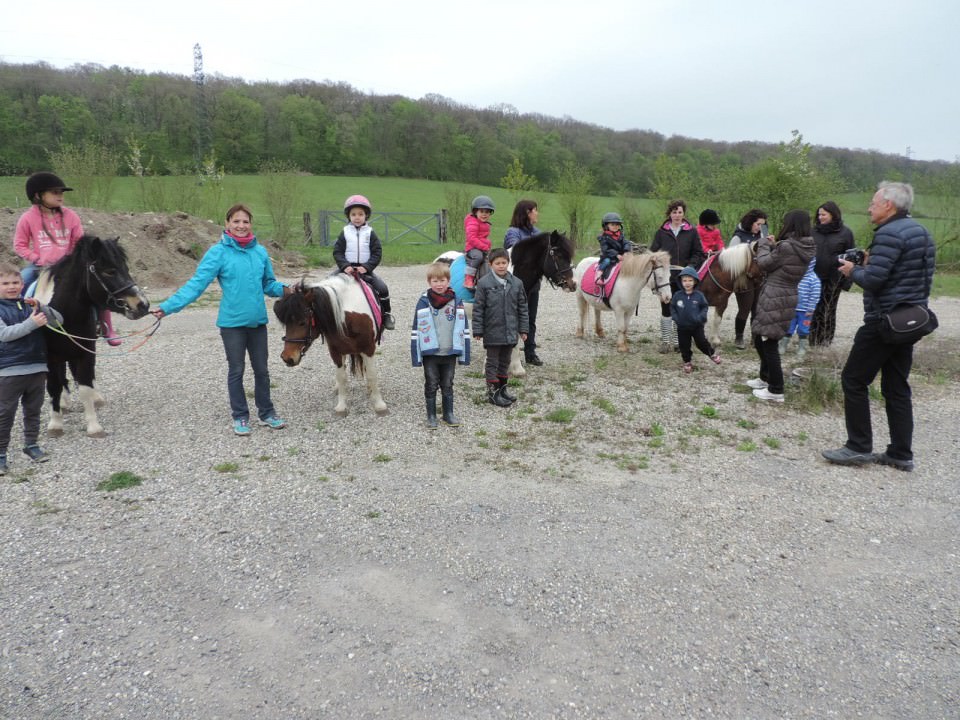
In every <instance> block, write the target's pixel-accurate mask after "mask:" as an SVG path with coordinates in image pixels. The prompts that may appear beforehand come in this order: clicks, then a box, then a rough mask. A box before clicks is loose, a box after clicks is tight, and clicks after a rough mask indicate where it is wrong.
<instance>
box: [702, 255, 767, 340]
mask: <svg viewBox="0 0 960 720" xmlns="http://www.w3.org/2000/svg"><path fill="white" fill-rule="evenodd" d="M756 247H757V244H756V243H755V242H751V243H740V244H739V245H734V246H733V247H728V248H726V249H725V250H722V251H721V252H720V254H719V255H717V256H716V259H715V260H714V261H713V262H712V263H711V264H710V265H708V268H707V272H706V274H705V275H704V276H703V279H702V280H701V281H700V285H699V286H697V289H698V290H699V291H700V292H702V293H703V294H704V296H705V297H706V298H707V303H709V305H710V306H711V307H712V308H713V312H712V313H710V318H709V319H708V320H707V339H709V340H710V343H711V344H712V345H713V346H714V347H720V322H721V321H722V320H723V313H724V312H725V311H726V309H727V303H728V302H729V301H730V296H731V295H732V294H733V293H735V292H741V291H743V290H750V289H753V288H756V287H757V286H759V285H760V282H761V281H762V280H763V271H762V270H761V269H760V266H759V265H757V250H756Z"/></svg>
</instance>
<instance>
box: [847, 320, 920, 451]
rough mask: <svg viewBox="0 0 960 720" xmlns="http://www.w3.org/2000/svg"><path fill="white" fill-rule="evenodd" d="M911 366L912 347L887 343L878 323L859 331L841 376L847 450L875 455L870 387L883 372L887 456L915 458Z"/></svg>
mask: <svg viewBox="0 0 960 720" xmlns="http://www.w3.org/2000/svg"><path fill="white" fill-rule="evenodd" d="M912 367H913V345H889V344H887V343H885V342H884V341H883V338H881V337H880V323H879V321H874V322H868V323H866V324H865V325H863V326H861V328H860V329H859V330H857V334H856V335H855V336H854V338H853V347H852V348H851V349H850V355H849V356H848V357H847V364H846V365H845V366H844V368H843V373H841V375H840V384H841V385H842V386H843V415H844V419H845V420H846V424H847V442H846V446H847V447H848V448H850V449H851V450H855V451H856V452H862V453H869V452H873V428H872V427H871V424H870V384H871V383H872V382H873V380H874V378H876V377H877V373H880V392H881V393H882V394H883V399H884V401H885V403H886V410H887V426H888V428H889V430H890V444H889V445H887V455H889V456H890V457H892V458H896V459H898V460H912V459H913V401H912V399H911V392H910V383H909V379H910V369H911V368H912Z"/></svg>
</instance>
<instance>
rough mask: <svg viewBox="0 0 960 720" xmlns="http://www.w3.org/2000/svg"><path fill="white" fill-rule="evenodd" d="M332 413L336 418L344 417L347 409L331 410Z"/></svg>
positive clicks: (347, 412)
mask: <svg viewBox="0 0 960 720" xmlns="http://www.w3.org/2000/svg"><path fill="white" fill-rule="evenodd" d="M333 414H334V415H336V416H337V417H338V418H345V417H346V416H347V415H348V414H349V411H348V410H334V411H333Z"/></svg>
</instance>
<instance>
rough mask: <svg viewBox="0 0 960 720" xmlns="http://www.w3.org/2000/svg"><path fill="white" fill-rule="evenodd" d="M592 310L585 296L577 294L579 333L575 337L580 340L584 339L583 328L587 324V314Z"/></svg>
mask: <svg viewBox="0 0 960 720" xmlns="http://www.w3.org/2000/svg"><path fill="white" fill-rule="evenodd" d="M589 310H590V308H589V307H588V305H587V301H586V300H584V299H583V295H581V294H580V293H577V331H576V332H575V333H574V335H575V336H576V337H578V338H582V337H583V327H584V325H586V324H587V313H588V312H589Z"/></svg>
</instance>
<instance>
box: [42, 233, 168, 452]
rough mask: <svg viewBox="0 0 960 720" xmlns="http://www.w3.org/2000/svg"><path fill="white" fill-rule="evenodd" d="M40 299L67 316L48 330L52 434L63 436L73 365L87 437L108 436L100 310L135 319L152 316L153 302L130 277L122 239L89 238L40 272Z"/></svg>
mask: <svg viewBox="0 0 960 720" xmlns="http://www.w3.org/2000/svg"><path fill="white" fill-rule="evenodd" d="M34 295H35V297H36V298H37V299H38V300H39V301H40V302H42V303H44V304H46V305H49V306H50V307H52V308H54V309H56V310H58V311H59V312H60V314H61V315H63V329H62V330H56V329H53V328H50V327H49V326H48V327H46V328H44V333H45V334H46V338H47V368H48V373H47V391H48V392H49V393H50V403H51V406H52V407H51V412H50V424H49V425H48V427H47V431H48V432H49V434H50V435H53V436H58V435H62V434H63V413H62V412H61V409H60V396H61V394H62V393H63V391H64V390H65V389H67V370H66V369H67V366H69V367H70V373H71V375H72V376H73V379H74V380H75V381H76V382H77V385H78V391H77V394H78V396H79V398H80V401H81V402H82V403H83V412H84V419H85V420H86V426H87V435H89V436H90V437H97V438H100V437H106V433H105V432H104V430H103V427H101V425H100V421H99V419H98V418H97V411H96V408H97V407H99V406H100V405H102V404H103V396H102V395H101V394H100V393H99V392H97V391H96V390H94V389H93V380H94V375H95V368H96V362H97V351H96V337H97V325H98V321H97V317H98V315H99V311H101V310H103V309H105V308H106V309H109V310H112V311H113V312H118V313H123V314H124V315H125V316H126V317H128V318H129V319H131V320H137V319H139V318H142V317H143V316H144V315H146V314H147V311H148V310H149V309H150V303H149V302H148V301H147V298H146V297H145V296H144V294H143V293H142V292H141V291H140V288H138V287H137V285H136V283H135V282H134V281H133V279H132V278H131V277H130V271H129V270H128V269H127V255H126V253H125V252H124V251H123V248H121V247H120V244H119V242H118V241H117V240H101V239H100V238H98V237H96V236H95V235H84V236H83V237H81V238H80V240H79V241H77V245H76V247H75V248H74V250H73V252H72V253H70V254H69V255H67V256H66V257H64V258H63V259H61V260H59V261H58V262H57V263H55V264H54V265H51V266H50V267H48V268H44V270H43V271H42V272H41V273H40V277H39V278H38V279H37V287H36V291H35V293H34Z"/></svg>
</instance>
